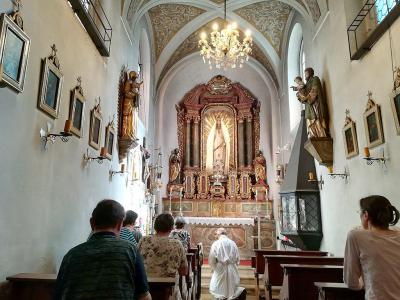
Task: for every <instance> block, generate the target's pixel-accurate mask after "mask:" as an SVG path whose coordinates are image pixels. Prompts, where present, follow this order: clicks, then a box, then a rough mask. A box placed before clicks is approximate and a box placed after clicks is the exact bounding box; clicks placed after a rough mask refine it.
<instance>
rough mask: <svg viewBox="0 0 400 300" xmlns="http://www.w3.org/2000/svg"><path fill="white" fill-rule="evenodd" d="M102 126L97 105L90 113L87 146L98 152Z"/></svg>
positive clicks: (98, 105)
mask: <svg viewBox="0 0 400 300" xmlns="http://www.w3.org/2000/svg"><path fill="white" fill-rule="evenodd" d="M102 124H103V118H102V116H101V112H100V103H99V104H97V105H96V106H95V107H94V108H93V109H92V110H91V111H90V129H89V145H90V146H91V147H92V148H94V149H96V150H100V142H101V141H100V140H101V128H102Z"/></svg>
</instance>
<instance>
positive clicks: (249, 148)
mask: <svg viewBox="0 0 400 300" xmlns="http://www.w3.org/2000/svg"><path fill="white" fill-rule="evenodd" d="M245 124H246V166H251V165H252V163H253V123H252V118H251V116H248V117H247V118H246V123H245Z"/></svg>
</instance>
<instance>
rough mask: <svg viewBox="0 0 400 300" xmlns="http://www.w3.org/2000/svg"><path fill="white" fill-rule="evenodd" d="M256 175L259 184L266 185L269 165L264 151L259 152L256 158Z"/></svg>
mask: <svg viewBox="0 0 400 300" xmlns="http://www.w3.org/2000/svg"><path fill="white" fill-rule="evenodd" d="M254 174H255V177H256V182H257V183H262V184H265V183H266V178H267V164H266V160H265V157H264V155H263V153H262V151H260V150H258V151H257V153H256V157H255V158H254Z"/></svg>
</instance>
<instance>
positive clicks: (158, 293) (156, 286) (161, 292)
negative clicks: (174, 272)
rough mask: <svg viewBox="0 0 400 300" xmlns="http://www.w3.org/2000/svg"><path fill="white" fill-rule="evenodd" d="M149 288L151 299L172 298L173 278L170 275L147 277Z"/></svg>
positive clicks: (167, 299) (170, 299) (163, 299)
mask: <svg viewBox="0 0 400 300" xmlns="http://www.w3.org/2000/svg"><path fill="white" fill-rule="evenodd" d="M147 282H148V283H149V290H150V294H151V298H152V299H160V300H172V296H173V292H174V287H175V278H172V277H148V278H147Z"/></svg>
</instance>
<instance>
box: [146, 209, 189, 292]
mask: <svg viewBox="0 0 400 300" xmlns="http://www.w3.org/2000/svg"><path fill="white" fill-rule="evenodd" d="M173 227H174V218H173V217H172V216H171V215H170V214H160V215H158V216H157V218H156V219H155V221H154V230H155V231H156V234H155V235H153V236H144V237H143V238H142V239H141V240H140V242H139V251H140V253H141V254H142V256H143V260H144V266H145V269H146V273H147V276H148V277H175V278H176V280H177V281H176V286H175V292H174V298H175V299H180V294H179V285H178V283H179V275H182V276H183V275H186V274H187V272H188V264H187V260H186V253H185V250H184V249H183V246H182V244H181V242H180V241H178V240H175V239H171V238H170V237H169V235H170V233H171V231H172V229H173Z"/></svg>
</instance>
